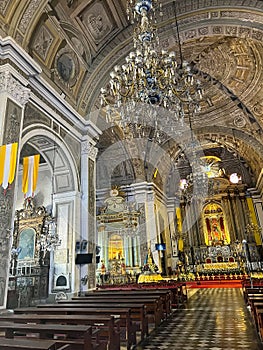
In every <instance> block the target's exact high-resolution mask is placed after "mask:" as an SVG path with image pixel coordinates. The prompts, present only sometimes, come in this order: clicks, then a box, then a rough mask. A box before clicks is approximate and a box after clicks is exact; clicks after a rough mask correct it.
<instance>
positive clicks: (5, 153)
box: [0, 142, 18, 189]
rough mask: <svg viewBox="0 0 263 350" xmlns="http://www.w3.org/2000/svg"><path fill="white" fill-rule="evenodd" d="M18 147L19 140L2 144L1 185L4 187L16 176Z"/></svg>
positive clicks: (0, 149)
mask: <svg viewBox="0 0 263 350" xmlns="http://www.w3.org/2000/svg"><path fill="white" fill-rule="evenodd" d="M17 148H18V144H17V142H15V143H10V144H7V145H3V146H0V186H3V188H4V189H6V188H7V186H8V184H11V183H12V182H13V181H14V178H15V172H16V161H17Z"/></svg>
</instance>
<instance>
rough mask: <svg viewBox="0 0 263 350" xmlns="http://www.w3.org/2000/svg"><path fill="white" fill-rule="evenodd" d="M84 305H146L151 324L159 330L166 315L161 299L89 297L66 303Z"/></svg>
mask: <svg viewBox="0 0 263 350" xmlns="http://www.w3.org/2000/svg"><path fill="white" fill-rule="evenodd" d="M67 302H69V303H74V302H75V303H83V304H87V303H89V304H97V305H99V304H101V303H103V304H109V305H110V304H118V305H121V304H125V303H129V304H138V303H140V304H144V305H145V307H146V314H147V315H148V320H149V322H150V323H153V324H154V327H155V328H157V327H158V326H159V325H160V324H161V322H162V320H163V319H164V318H165V315H164V311H163V307H162V303H161V299H160V297H143V296H142V297H141V298H139V297H137V296H134V297H132V298H131V297H118V296H117V297H116V298H107V296H105V297H103V296H102V297H97V296H95V295H94V297H93V298H91V297H89V298H86V297H78V298H74V299H72V300H69V301H65V303H67Z"/></svg>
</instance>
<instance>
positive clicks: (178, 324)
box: [136, 288, 263, 350]
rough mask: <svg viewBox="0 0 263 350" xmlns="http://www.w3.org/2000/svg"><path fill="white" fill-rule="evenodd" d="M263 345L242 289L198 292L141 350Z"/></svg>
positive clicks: (253, 349)
mask: <svg viewBox="0 0 263 350" xmlns="http://www.w3.org/2000/svg"><path fill="white" fill-rule="evenodd" d="M262 348H263V347H262V345H261V343H260V341H259V337H258V335H257V333H256V330H255V327H254V325H253V323H252V318H251V316H250V314H249V311H248V309H247V307H246V305H245V303H244V297H243V293H242V290H241V289H239V288H206V289H199V290H197V291H196V292H195V293H194V294H193V295H192V297H190V298H189V299H188V302H187V304H186V306H185V307H184V308H183V309H180V310H178V311H176V312H175V313H174V316H173V317H172V319H171V320H169V321H168V323H166V324H163V325H162V327H161V328H160V329H159V330H158V334H156V335H153V336H151V337H150V338H149V339H148V342H147V344H143V345H141V346H138V347H137V348H136V349H137V350H142V349H145V350H150V349H152V350H153V349H154V350H157V349H173V350H181V349H184V350H195V349H202V350H226V349H228V350H241V349H244V350H260V349H262Z"/></svg>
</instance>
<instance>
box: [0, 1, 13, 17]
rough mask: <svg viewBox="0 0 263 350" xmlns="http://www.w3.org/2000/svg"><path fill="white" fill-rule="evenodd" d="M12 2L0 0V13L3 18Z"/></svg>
mask: <svg viewBox="0 0 263 350" xmlns="http://www.w3.org/2000/svg"><path fill="white" fill-rule="evenodd" d="M11 2H12V0H0V13H1V15H2V16H3V17H5V15H6V13H7V9H8V6H9V5H10V4H11Z"/></svg>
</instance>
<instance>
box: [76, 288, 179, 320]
mask: <svg viewBox="0 0 263 350" xmlns="http://www.w3.org/2000/svg"><path fill="white" fill-rule="evenodd" d="M94 295H96V296H104V297H105V296H109V297H110V298H115V297H116V298H118V297H120V296H121V297H122V296H125V297H130V296H131V297H134V296H135V297H137V298H141V297H142V296H143V297H156V296H159V297H160V299H161V302H162V305H163V310H164V312H165V318H166V319H167V318H168V317H169V316H170V315H171V313H172V306H171V298H172V292H171V291H170V290H168V289H167V290H164V289H162V290H151V289H150V290H145V289H137V290H135V289H134V290H125V291H123V290H114V291H112V290H107V289H102V290H94V291H92V292H86V293H85V296H84V297H92V296H94ZM72 299H77V298H72Z"/></svg>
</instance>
